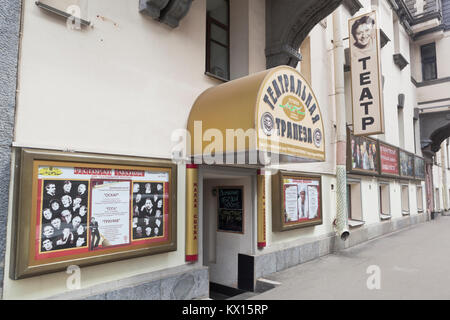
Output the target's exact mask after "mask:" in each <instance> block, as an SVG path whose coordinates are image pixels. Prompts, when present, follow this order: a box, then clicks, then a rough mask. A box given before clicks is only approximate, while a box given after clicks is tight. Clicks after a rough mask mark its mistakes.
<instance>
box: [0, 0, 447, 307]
mask: <svg viewBox="0 0 450 320" xmlns="http://www.w3.org/2000/svg"><path fill="white" fill-rule="evenodd" d="M0 5H1V6H2V8H4V10H1V12H6V11H8V12H9V15H8V19H7V20H5V22H4V23H3V22H0V28H1V29H2V33H1V34H2V35H1V37H2V38H1V46H2V47H1V49H2V54H3V50H4V52H5V54H4V57H5V59H4V61H5V63H2V65H1V67H2V69H5V73H3V72H2V76H1V78H0V80H1V82H2V88H5V90H4V91H3V92H2V93H1V96H0V99H1V101H2V103H1V108H2V118H1V120H0V121H1V126H0V127H1V130H0V132H1V135H2V144H1V146H0V147H1V156H0V160H1V164H2V165H1V169H0V179H1V182H2V183H1V186H0V193H1V195H0V199H1V217H0V219H1V221H2V222H3V223H2V224H1V225H2V227H1V228H0V233H1V237H0V238H1V239H2V240H1V241H3V242H0V245H1V248H2V261H3V262H2V268H3V269H1V270H0V271H1V272H0V274H1V275H2V276H1V277H2V278H0V280H1V288H2V294H3V298H4V299H47V298H50V299H51V298H63V299H85V298H89V299H196V298H205V297H208V296H209V284H210V282H212V283H216V284H219V285H222V286H227V287H233V288H240V289H243V290H249V291H254V290H258V286H259V284H260V283H259V282H258V279H260V278H263V277H264V276H265V275H268V274H270V273H273V272H277V271H280V270H284V269H286V268H289V267H291V266H294V265H297V264H300V263H303V262H306V261H310V260H312V259H315V258H318V257H320V256H323V255H326V254H328V253H330V252H333V251H335V250H339V249H342V248H346V247H350V246H353V245H356V244H359V243H361V242H364V241H367V240H370V239H373V238H375V237H378V236H381V235H383V234H386V233H389V232H393V231H396V230H399V229H402V228H405V227H408V226H410V225H413V224H417V223H421V222H425V221H427V220H429V219H430V216H433V217H434V215H435V213H436V212H440V211H445V210H448V209H449V207H450V200H449V199H450V190H449V186H448V183H447V181H449V180H448V179H449V178H450V177H449V170H450V169H449V167H450V165H449V155H450V154H449V148H448V141H449V140H448V136H449V135H450V132H449V130H448V126H449V120H448V119H449V117H448V116H447V114H448V110H449V108H448V101H450V97H449V96H448V92H450V91H449V90H448V88H447V86H448V84H449V83H450V82H449V80H448V78H449V77H450V74H447V70H446V68H447V66H446V64H445V62H444V59H445V57H446V55H448V50H449V46H450V42H449V40H448V36H449V35H450V33H449V32H448V28H450V1H447V0H445V1H444V0H443V1H438V0H437V1H431V0H424V1H419V0H417V1H399V0H395V1H394V0H364V1H363V0H359V1H357V0H348V1H330V0H329V1H324V0H322V1H313V0H311V1H301V4H299V3H296V2H293V1H287V0H286V1H284V0H283V1H280V0H278V1H265V0H229V1H226V0H202V1H174V0H172V1H144V0H141V1H139V3H137V1H136V2H129V1H126V2H125V1H119V0H114V1H111V0H108V1H107V0H101V1H83V0H77V1H73V0H72V1H71V0H67V1H50V0H49V1H38V2H37V3H34V2H28V1H22V2H21V3H16V2H12V1H0ZM324 8H327V9H326V10H325V9H324ZM373 11H374V12H376V16H377V23H378V27H379V28H380V38H379V42H380V47H381V49H380V56H379V59H380V67H381V76H380V80H381V88H382V95H381V100H382V102H383V105H384V113H383V118H384V132H383V133H381V134H376V135H370V136H369V137H360V136H354V135H353V133H352V130H353V115H352V93H351V91H352V83H351V81H352V80H351V69H352V65H351V63H350V60H351V55H350V52H349V50H348V48H349V46H350V45H351V43H352V41H353V40H352V39H353V38H352V37H353V35H352V33H351V31H350V30H349V27H348V21H349V20H350V19H353V18H355V17H358V16H360V15H363V14H368V13H370V12H373ZM13 13H14V14H13ZM74 16H75V17H76V18H74ZM3 31H4V32H3ZM448 71H449V72H450V70H448ZM280 107H281V108H280ZM436 119H440V120H439V121H441V122H440V123H439V126H436ZM229 129H233V130H234V131H233V132H232V133H231V138H229V136H227V134H228V131H227V130H229ZM240 130H241V131H240ZM239 132H241V133H242V132H243V133H244V140H242V141H243V144H242V145H241V146H239V139H240V138H241V137H242V136H239V134H238V133H239ZM235 137H236V140H235ZM252 138H254V139H255V140H252ZM218 141H219V142H220V143H218ZM230 141H232V143H231V147H229V146H228V144H227V143H229V142H230ZM235 141H237V144H236V145H235ZM358 146H359V147H358ZM276 148H279V149H276ZM283 148H284V149H283ZM358 149H359V154H358ZM363 150H364V151H363ZM389 155H390V156H391V157H393V158H391V159H390V160H389V159H388V158H389ZM253 156H255V157H256V158H255V159H253V158H252V157H253ZM360 158H361V159H362V160H360ZM228 159H232V160H231V161H227V160H228ZM239 159H241V161H240V160H239ZM252 159H253V160H254V161H252ZM364 159H366V160H364ZM263 160H264V161H263ZM266 160H268V161H266ZM389 166H394V168H392V167H389ZM82 185H84V187H81V186H82ZM83 188H85V189H86V191H87V193H84V192H85V191H84V190H83ZM55 190H56V191H55ZM56 198H57V199H56ZM69 198H70V200H69ZM110 199H112V200H110ZM305 199H306V201H305ZM55 202H57V205H55V206H57V207H53V205H54V203H55ZM83 206H84V209H82V207H83ZM55 208H56V209H55ZM158 209H159V213H158ZM46 214H48V215H49V216H50V218H47V216H46ZM93 217H94V218H96V219H95V220H93V219H92V218H93ZM58 219H59V222H58V221H56V222H55V223H54V220H58ZM80 225H81V226H82V228H81V229H80ZM61 226H63V227H61ZM59 230H60V232H59ZM80 230H81V231H80ZM58 232H59V233H58Z"/></svg>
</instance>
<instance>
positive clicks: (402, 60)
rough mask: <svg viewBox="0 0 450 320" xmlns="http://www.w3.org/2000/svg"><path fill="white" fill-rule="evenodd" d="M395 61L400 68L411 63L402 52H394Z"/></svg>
mask: <svg viewBox="0 0 450 320" xmlns="http://www.w3.org/2000/svg"><path fill="white" fill-rule="evenodd" d="M394 63H395V64H396V65H397V66H398V67H399V68H400V70H403V69H404V68H405V67H406V66H407V65H408V64H409V62H408V61H407V60H406V59H405V57H404V56H403V55H402V54H401V53H396V54H394Z"/></svg>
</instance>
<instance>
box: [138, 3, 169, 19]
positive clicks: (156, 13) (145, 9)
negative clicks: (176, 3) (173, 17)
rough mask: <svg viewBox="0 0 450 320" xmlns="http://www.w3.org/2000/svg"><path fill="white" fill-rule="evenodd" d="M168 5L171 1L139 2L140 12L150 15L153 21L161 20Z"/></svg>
mask: <svg viewBox="0 0 450 320" xmlns="http://www.w3.org/2000/svg"><path fill="white" fill-rule="evenodd" d="M168 3H169V0H139V12H140V13H144V14H147V15H149V16H150V17H152V18H153V19H159V17H160V16H161V10H162V9H164V8H165V7H166V6H167V4H168Z"/></svg>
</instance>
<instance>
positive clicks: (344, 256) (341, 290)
mask: <svg viewBox="0 0 450 320" xmlns="http://www.w3.org/2000/svg"><path fill="white" fill-rule="evenodd" d="M264 278H265V279H268V280H271V281H275V282H278V283H280V284H279V285H278V286H277V287H275V288H274V289H271V290H269V291H266V292H264V293H261V294H256V295H254V294H253V295H252V296H249V297H241V298H244V299H247V298H248V299H257V300H266V299H268V300H308V299H450V216H438V217H437V218H436V219H435V220H431V221H429V222H425V223H421V224H418V225H414V226H412V227H410V228H408V229H403V230H401V231H398V232H395V233H391V234H388V235H385V236H383V237H380V238H377V239H373V240H371V241H368V242H365V243H363V244H360V245H358V246H355V247H352V248H349V249H346V250H342V251H340V252H337V253H333V254H329V255H327V256H324V257H321V258H319V259H316V260H313V261H310V262H307V263H304V264H301V265H298V266H295V267H292V268H289V269H286V270H284V271H281V272H277V273H274V274H271V275H269V276H266V277H264Z"/></svg>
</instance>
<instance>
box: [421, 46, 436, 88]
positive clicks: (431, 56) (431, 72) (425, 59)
mask: <svg viewBox="0 0 450 320" xmlns="http://www.w3.org/2000/svg"><path fill="white" fill-rule="evenodd" d="M420 53H421V55H422V78H423V81H427V80H434V79H437V66H436V44H435V43H434V42H433V43H429V44H426V45H423V46H421V47H420Z"/></svg>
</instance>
